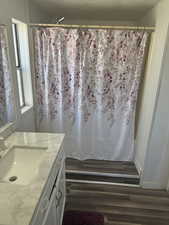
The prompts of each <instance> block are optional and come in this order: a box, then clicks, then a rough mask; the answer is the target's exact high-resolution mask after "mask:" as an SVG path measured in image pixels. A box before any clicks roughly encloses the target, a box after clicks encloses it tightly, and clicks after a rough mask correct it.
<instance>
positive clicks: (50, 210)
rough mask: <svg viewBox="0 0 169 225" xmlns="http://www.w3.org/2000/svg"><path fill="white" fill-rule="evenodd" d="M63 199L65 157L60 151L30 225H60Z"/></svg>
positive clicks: (64, 193) (63, 204) (64, 194)
mask: <svg viewBox="0 0 169 225" xmlns="http://www.w3.org/2000/svg"><path fill="white" fill-rule="evenodd" d="M65 197H66V191H65V157H64V153H63V151H62V150H61V151H60V152H59V155H58V156H57V158H56V160H55V162H54V165H53V168H52V171H51V174H50V176H49V178H48V181H47V183H46V185H45V188H44V191H43V194H42V196H41V198H40V201H39V204H38V206H37V208H36V210H35V213H34V216H33V218H32V222H31V224H30V225H62V220H63V213H64V206H65Z"/></svg>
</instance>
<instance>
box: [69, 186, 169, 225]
mask: <svg viewBox="0 0 169 225" xmlns="http://www.w3.org/2000/svg"><path fill="white" fill-rule="evenodd" d="M65 210H80V211H94V212H100V213H103V214H104V218H105V225H169V194H168V193H167V192H166V191H155V190H145V189H141V188H139V187H125V186H120V185H103V184H85V183H73V182H67V201H66V208H65ZM93 225H94V224H93Z"/></svg>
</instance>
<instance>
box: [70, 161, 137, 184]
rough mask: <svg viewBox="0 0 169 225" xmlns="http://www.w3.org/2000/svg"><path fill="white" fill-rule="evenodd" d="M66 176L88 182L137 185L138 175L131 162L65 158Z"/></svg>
mask: <svg viewBox="0 0 169 225" xmlns="http://www.w3.org/2000/svg"><path fill="white" fill-rule="evenodd" d="M66 178H67V179H68V180H76V181H78V180H84V181H88V182H92V181H93V182H102V183H103V182H105V183H119V184H133V185H139V183H140V177H139V174H138V172H137V169H136V166H135V164H134V163H133V162H122V161H105V160H84V161H80V160H77V159H72V158H67V159H66Z"/></svg>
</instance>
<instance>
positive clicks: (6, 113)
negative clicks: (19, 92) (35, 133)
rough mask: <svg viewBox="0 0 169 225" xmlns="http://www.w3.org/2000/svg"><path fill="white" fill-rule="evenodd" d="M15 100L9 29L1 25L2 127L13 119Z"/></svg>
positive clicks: (0, 109)
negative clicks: (8, 42)
mask: <svg viewBox="0 0 169 225" xmlns="http://www.w3.org/2000/svg"><path fill="white" fill-rule="evenodd" d="M13 102H14V101H13V90H12V76H11V73H10V69H9V57H8V44H7V30H6V27H5V26H4V25H0V127H1V126H2V125H4V124H5V123H7V122H9V121H10V120H12V115H13V113H12V112H13Z"/></svg>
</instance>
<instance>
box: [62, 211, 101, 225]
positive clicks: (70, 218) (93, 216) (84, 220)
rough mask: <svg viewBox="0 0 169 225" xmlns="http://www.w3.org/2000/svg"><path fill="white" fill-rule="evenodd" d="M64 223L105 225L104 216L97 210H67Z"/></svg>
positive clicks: (67, 224)
mask: <svg viewBox="0 0 169 225" xmlns="http://www.w3.org/2000/svg"><path fill="white" fill-rule="evenodd" d="M62 225H104V216H103V215H102V214H101V213H97V212H83V211H67V212H65V213H64V217H63V224H62Z"/></svg>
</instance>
